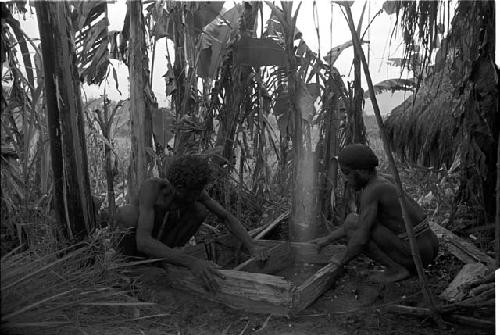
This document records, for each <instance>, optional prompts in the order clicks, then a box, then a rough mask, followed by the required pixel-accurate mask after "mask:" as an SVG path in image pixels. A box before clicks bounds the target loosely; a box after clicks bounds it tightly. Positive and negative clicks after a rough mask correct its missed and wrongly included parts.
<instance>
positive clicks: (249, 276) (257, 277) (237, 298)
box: [164, 264, 293, 315]
mask: <svg viewBox="0 0 500 335" xmlns="http://www.w3.org/2000/svg"><path fill="white" fill-rule="evenodd" d="M164 268H165V270H166V271H167V276H168V278H169V280H170V281H171V282H172V285H173V286H174V287H176V288H179V289H183V290H186V291H189V292H191V293H193V292H195V293H196V294H198V295H199V296H200V297H203V298H205V299H208V300H212V301H216V302H219V303H223V304H225V305H227V306H229V307H232V308H235V309H243V310H245V311H248V312H253V313H272V314H275V315H287V314H288V311H289V310H290V308H291V306H292V291H293V289H292V288H293V286H292V284H291V283H290V282H289V281H287V280H285V279H283V278H281V277H277V276H271V275H268V274H263V273H249V272H243V271H234V270H220V271H221V273H222V274H223V275H224V276H225V277H226V278H225V279H216V280H217V283H218V284H219V290H218V291H217V292H215V293H211V292H207V291H206V290H205V289H204V288H203V285H202V282H201V280H200V279H198V278H196V277H195V276H194V275H193V274H192V273H191V271H189V270H188V269H186V268H183V267H179V266H175V265H171V264H164Z"/></svg>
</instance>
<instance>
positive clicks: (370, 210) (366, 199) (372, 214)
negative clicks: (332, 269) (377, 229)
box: [341, 190, 378, 265]
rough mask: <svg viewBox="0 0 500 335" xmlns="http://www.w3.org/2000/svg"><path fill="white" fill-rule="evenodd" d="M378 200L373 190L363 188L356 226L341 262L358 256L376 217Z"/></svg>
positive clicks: (367, 239) (343, 262) (347, 261)
mask: <svg viewBox="0 0 500 335" xmlns="http://www.w3.org/2000/svg"><path fill="white" fill-rule="evenodd" d="M377 207H378V201H377V198H376V194H375V192H373V191H369V190H365V192H364V194H362V195H361V201H360V210H361V212H360V214H359V219H358V220H359V222H358V228H357V229H356V230H355V231H354V232H353V233H352V235H351V237H350V238H349V240H348V241H347V250H346V253H345V255H344V257H343V258H342V261H341V264H342V265H344V264H347V263H349V262H350V261H351V260H352V259H353V258H355V257H356V256H358V255H359V254H360V253H361V252H362V251H363V249H364V247H365V246H366V245H367V243H368V241H369V239H370V232H371V230H372V228H373V225H374V224H375V221H376V219H377Z"/></svg>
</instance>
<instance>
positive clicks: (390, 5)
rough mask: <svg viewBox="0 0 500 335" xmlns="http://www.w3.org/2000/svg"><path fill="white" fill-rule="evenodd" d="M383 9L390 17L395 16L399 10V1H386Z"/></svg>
mask: <svg viewBox="0 0 500 335" xmlns="http://www.w3.org/2000/svg"><path fill="white" fill-rule="evenodd" d="M382 9H383V10H384V12H386V13H387V14H389V15H391V14H394V13H396V12H397V11H398V9H399V1H394V0H392V1H386V2H384V4H383V5H382Z"/></svg>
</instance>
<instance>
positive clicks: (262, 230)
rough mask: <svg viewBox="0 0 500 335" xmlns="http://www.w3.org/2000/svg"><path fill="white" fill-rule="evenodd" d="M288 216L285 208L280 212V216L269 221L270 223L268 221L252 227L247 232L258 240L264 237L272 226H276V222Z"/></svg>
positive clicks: (278, 222)
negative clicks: (266, 223) (260, 225)
mask: <svg viewBox="0 0 500 335" xmlns="http://www.w3.org/2000/svg"><path fill="white" fill-rule="evenodd" d="M289 216H290V211H289V210H287V211H285V212H284V213H282V214H281V215H280V216H278V217H277V218H276V219H274V220H273V221H271V223H269V224H268V225H264V226H262V227H259V228H255V229H252V230H250V231H249V232H248V234H249V235H250V236H251V237H252V238H254V239H256V240H260V239H262V238H264V237H266V236H267V234H269V233H270V232H271V231H272V230H273V229H274V228H276V226H277V225H278V224H280V223H281V222H282V221H283V220H285V219H287V218H288V217H289Z"/></svg>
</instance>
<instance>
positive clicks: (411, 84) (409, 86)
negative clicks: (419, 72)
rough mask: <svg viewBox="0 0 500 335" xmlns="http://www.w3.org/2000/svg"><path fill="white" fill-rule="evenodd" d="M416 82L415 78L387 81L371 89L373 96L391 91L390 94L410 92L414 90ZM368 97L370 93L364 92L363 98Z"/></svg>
mask: <svg viewBox="0 0 500 335" xmlns="http://www.w3.org/2000/svg"><path fill="white" fill-rule="evenodd" d="M416 86H417V81H416V80H415V78H411V79H401V78H395V79H387V80H383V81H381V82H380V83H378V84H375V85H373V89H374V91H375V94H380V93H383V92H386V91H391V92H392V93H394V92H396V91H412V90H414V89H415V88H416ZM369 96H370V92H369V91H366V92H365V94H364V98H368V97H369Z"/></svg>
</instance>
